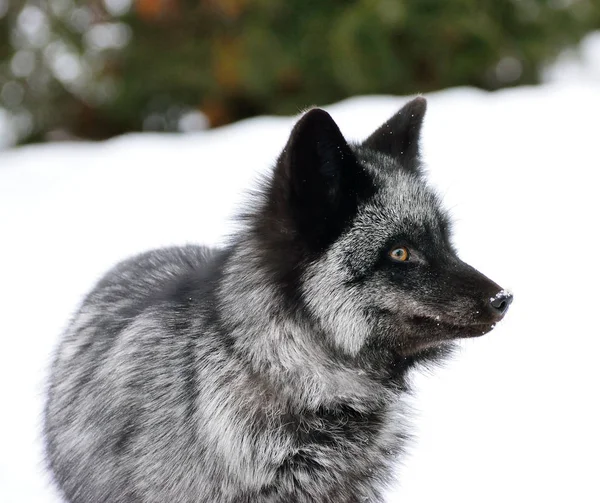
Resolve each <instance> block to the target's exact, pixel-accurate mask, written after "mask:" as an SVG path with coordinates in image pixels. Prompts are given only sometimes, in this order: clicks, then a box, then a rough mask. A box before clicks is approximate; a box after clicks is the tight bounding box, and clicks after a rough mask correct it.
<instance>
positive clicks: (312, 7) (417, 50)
mask: <svg viewBox="0 0 600 503" xmlns="http://www.w3.org/2000/svg"><path fill="white" fill-rule="evenodd" d="M598 28H600V0H327V1H324V0H285V1H284V0H82V1H76V0H0V145H2V146H3V147H7V146H12V145H17V144H25V143H32V142H45V141H58V140H73V139H91V140H100V139H106V138H109V137H112V136H115V135H119V134H122V133H126V132H132V131H163V132H177V131H192V130H199V129H205V128H211V127H217V126H221V125H224V124H227V123H230V122H234V121H237V120H239V119H243V118H246V117H251V116H256V115H264V114H269V115H290V114H296V113H298V112H299V111H300V110H302V109H303V108H305V107H307V106H310V105H313V104H320V105H322V104H327V103H332V102H336V101H339V100H341V99H343V98H347V97H349V96H353V95H365V94H393V95H409V94H415V93H427V92H430V91H434V90H438V89H443V88H447V87H454V86H474V87H477V88H481V89H487V90H495V89H499V88H502V87H508V86H517V85H523V84H535V83H538V82H539V81H540V79H541V78H542V75H543V72H544V68H546V67H547V66H548V65H549V64H551V63H552V62H553V61H554V60H555V59H556V57H557V56H558V55H559V54H560V53H561V52H562V51H564V50H565V49H568V48H571V47H575V46H576V44H577V43H578V42H579V41H580V40H581V39H582V37H584V35H585V34H586V33H588V32H590V31H592V30H594V29H598Z"/></svg>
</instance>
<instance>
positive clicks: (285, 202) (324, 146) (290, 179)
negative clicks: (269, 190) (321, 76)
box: [271, 108, 372, 250]
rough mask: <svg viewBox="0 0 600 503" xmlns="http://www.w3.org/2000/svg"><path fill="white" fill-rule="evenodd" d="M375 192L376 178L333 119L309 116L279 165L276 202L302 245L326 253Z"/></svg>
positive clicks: (323, 114)
mask: <svg viewBox="0 0 600 503" xmlns="http://www.w3.org/2000/svg"><path fill="white" fill-rule="evenodd" d="M371 190H372V181H371V178H370V177H369V175H368V174H367V173H366V171H365V169H364V168H363V167H362V166H361V165H360V163H359V162H358V160H357V158H356V156H355V155H354V152H353V151H352V149H351V148H350V146H349V145H348V143H347V142H346V140H345V139H344V137H343V136H342V133H341V131H340V129H339V128H338V126H337V124H336V123H335V122H334V121H333V119H332V118H331V116H330V115H329V114H328V113H327V112H325V110H321V109H318V108H315V109H312V110H310V111H308V112H307V113H306V114H304V116H303V117H302V118H301V119H300V120H299V121H298V123H297V124H296V126H295V127H294V129H293V130H292V133H291V135H290V138H289V140H288V143H287V145H286V147H285V149H284V151H283V153H282V154H281V156H280V158H279V160H278V163H277V166H276V170H275V175H274V177H273V194H272V197H271V199H272V201H273V202H275V203H277V202H279V203H281V206H282V207H283V208H285V212H286V213H288V214H291V215H292V217H293V220H294V224H295V227H296V228H297V230H298V231H299V233H300V234H301V235H302V237H303V242H305V243H308V244H309V245H310V246H311V247H312V248H313V249H314V250H323V249H325V248H326V247H327V246H328V245H329V244H330V243H331V242H332V241H333V240H334V239H336V238H337V236H339V234H340V233H341V232H342V230H343V229H344V227H345V226H346V224H347V223H348V221H349V220H350V219H351V218H352V217H353V216H354V214H355V213H356V210H357V207H358V204H359V201H360V200H361V199H362V198H364V197H366V196H367V194H368V193H370V191H371Z"/></svg>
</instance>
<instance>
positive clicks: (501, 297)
mask: <svg viewBox="0 0 600 503" xmlns="http://www.w3.org/2000/svg"><path fill="white" fill-rule="evenodd" d="M512 301H513V296H512V295H511V294H510V293H508V292H507V291H506V290H502V291H500V292H498V293H497V294H496V296H495V297H492V298H491V299H490V306H491V307H492V311H493V312H494V314H495V315H496V316H498V317H499V318H501V317H502V316H504V314H505V313H506V311H508V306H510V304H511V302H512Z"/></svg>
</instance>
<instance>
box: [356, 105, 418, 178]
mask: <svg viewBox="0 0 600 503" xmlns="http://www.w3.org/2000/svg"><path fill="white" fill-rule="evenodd" d="M426 110H427V101H426V100H425V98H423V97H418V98H415V99H414V100H412V101H409V102H408V103H407V104H406V105H404V106H403V107H402V108H401V109H400V111H399V112H398V113H397V114H396V115H394V116H393V117H392V118H391V119H389V120H388V121H387V122H385V123H384V124H383V125H382V126H381V127H380V128H379V129H377V131H375V132H374V133H373V134H372V135H371V136H369V137H368V138H367V139H366V140H365V141H364V142H363V146H364V147H367V148H370V149H372V150H376V151H378V152H383V153H384V154H388V155H390V156H392V157H394V158H395V159H398V160H399V161H400V164H401V165H402V167H403V168H404V169H406V170H408V171H412V172H415V173H416V172H418V170H419V143H420V141H419V140H420V137H421V126H422V125H423V118H424V117H425V111H426Z"/></svg>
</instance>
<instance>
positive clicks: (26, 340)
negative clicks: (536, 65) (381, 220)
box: [0, 34, 600, 503]
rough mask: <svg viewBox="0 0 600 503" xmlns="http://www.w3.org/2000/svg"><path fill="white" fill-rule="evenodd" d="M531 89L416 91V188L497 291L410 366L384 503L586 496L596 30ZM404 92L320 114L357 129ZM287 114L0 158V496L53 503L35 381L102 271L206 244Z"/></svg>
mask: <svg viewBox="0 0 600 503" xmlns="http://www.w3.org/2000/svg"><path fill="white" fill-rule="evenodd" d="M583 54H584V58H583V61H579V62H575V60H574V59H573V58H572V57H569V56H565V57H564V58H562V60H561V61H559V63H557V64H556V65H554V66H553V67H552V68H551V69H549V70H548V73H547V83H545V84H544V85H541V86H538V87H527V88H516V89H511V90H505V91H500V92H495V93H484V92H480V91H476V90H473V89H462V88H461V89H452V90H447V91H443V92H439V93H435V94H431V95H428V96H427V98H428V100H429V109H428V113H427V117H426V121H425V126H424V131H423V147H424V158H425V160H426V163H427V165H428V169H429V177H430V180H431V182H432V183H433V184H434V185H435V186H436V187H437V188H438V189H439V190H440V192H441V193H442V195H443V197H444V201H445V204H446V206H447V207H449V208H450V209H451V212H452V214H453V216H454V219H455V223H456V225H455V243H456V245H457V247H458V249H459V252H460V254H461V257H462V258H463V259H464V260H465V261H467V262H469V263H471V264H472V265H473V266H474V267H476V268H478V269H479V270H480V271H482V272H484V273H485V274H486V275H488V276H489V277H491V278H492V279H493V280H495V281H496V282H497V283H499V284H500V285H502V286H503V287H506V288H509V289H511V290H512V291H513V293H514V295H515V300H514V303H513V305H512V307H511V308H510V311H509V314H508V316H507V318H506V319H505V320H504V321H503V322H502V323H501V324H500V325H499V326H498V327H497V328H496V329H495V330H494V331H493V332H492V333H491V334H489V335H487V336H485V337H482V338H479V339H476V340H471V341H468V342H465V343H464V344H463V350H462V352H461V353H460V354H459V355H458V356H457V357H456V358H454V359H453V360H452V361H451V362H449V363H448V364H447V365H446V366H445V368H442V369H440V370H437V371H436V372H434V373H433V374H432V375H426V374H420V373H417V374H415V378H414V380H415V386H416V390H417V393H416V398H415V399H414V409H415V410H414V415H413V423H414V433H415V434H416V441H415V442H414V444H413V446H412V447H411V450H410V455H409V456H408V457H406V458H405V459H404V461H403V466H402V468H401V469H400V471H399V476H400V484H399V485H398V486H397V487H396V488H394V489H393V490H392V491H390V495H389V501H390V502H403V503H405V502H407V503H417V502H432V501H440V500H442V499H443V500H444V501H460V502H461V503H469V502H474V503H475V502H477V503H479V502H481V501H486V502H496V501H498V502H506V501H511V502H549V501H557V502H558V501H560V502H563V501H577V502H592V501H595V502H598V501H600V489H599V486H598V476H599V475H598V474H599V472H600V433H599V429H600V412H599V409H600V405H599V400H600V392H599V390H598V386H599V384H600V365H599V363H598V358H599V356H598V355H599V349H600V328H599V322H598V313H599V312H600V298H599V295H598V292H599V290H600V274H599V267H598V263H599V261H600V248H599V246H598V244H599V243H598V241H599V228H600V223H599V221H600V194H599V190H600V186H599V184H598V181H599V180H600V176H599V171H600V150H599V147H600V34H595V35H592V36H591V37H589V38H588V39H587V41H586V42H585V43H584V45H583ZM406 101H407V98H399V97H361V98H355V99H351V100H348V101H344V102H342V103H338V104H335V105H332V106H328V107H326V108H327V110H328V111H329V112H330V113H331V114H332V115H333V117H334V119H335V120H336V121H337V122H338V124H339V125H340V127H341V129H342V131H343V132H344V133H345V134H346V135H347V137H349V138H351V139H362V138H365V137H366V135H368V134H369V133H370V132H371V131H372V130H373V129H374V128H375V127H377V126H378V125H379V124H380V123H382V122H383V121H384V120H385V119H387V118H388V117H389V116H390V115H391V114H392V113H394V112H395V111H396V110H397V109H398V108H399V107H400V106H401V105H402V104H403V103H405V102H406ZM295 119H296V118H258V119H252V120H247V121H244V122H241V123H238V124H235V125H232V126H229V127H226V128H222V129H218V130H213V131H208V132H203V133H196V134H188V135H179V136H167V135H158V134H157V135H150V134H144V135H128V136H124V137H121V138H117V139H114V140H111V141H108V142H104V143H97V144H91V143H78V144H50V145H41V146H32V147H26V148H21V149H16V150H9V151H5V152H1V153H0V313H1V314H0V408H1V411H0V502H1V503H17V502H18V503H21V502H23V503H25V502H26V503H32V502H35V503H49V502H58V501H60V499H59V498H58V497H57V495H56V493H55V491H54V490H53V489H52V488H51V486H50V484H49V482H48V480H49V478H48V476H47V475H46V474H45V472H44V469H43V459H42V454H41V452H42V448H41V445H42V444H41V441H40V416H41V411H42V406H43V390H44V376H45V372H46V370H47V367H48V363H49V359H50V355H51V353H52V350H53V348H54V346H55V345H56V343H57V341H58V338H59V335H60V333H61V330H62V329H63V328H64V327H65V325H66V323H67V322H68V320H69V316H70V315H71V313H72V312H73V311H74V309H75V308H76V306H77V304H78V302H79V301H80V300H81V298H82V296H83V295H84V293H85V292H86V291H87V290H89V289H90V288H91V287H92V285H93V284H94V282H95V281H96V280H97V279H98V278H99V277H100V276H101V275H102V274H103V272H105V271H106V270H107V269H108V268H109V267H110V266H111V265H113V264H114V263H116V262H117V261H119V260H121V259H123V258H125V257H127V256H129V255H131V254H133V253H136V252H140V251H143V250H147V249H149V248H153V247H157V246H162V245H169V244H178V243H186V242H194V243H207V244H216V243H219V242H221V240H222V238H223V236H224V235H225V234H226V233H227V232H228V231H230V230H231V229H232V226H231V225H230V223H228V218H229V217H230V216H231V215H232V214H233V213H234V211H235V209H236V208H239V203H240V202H241V201H243V200H244V191H245V189H247V188H248V187H251V186H252V184H253V180H255V178H256V176H257V174H258V173H263V172H265V171H266V170H268V169H269V167H270V166H272V164H273V161H274V159H275V158H276V156H277V155H278V153H279V151H280V149H281V148H282V147H283V145H284V143H285V141H286V138H287V135H288V134H289V131H290V128H291V127H292V125H293V123H294V121H295Z"/></svg>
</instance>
